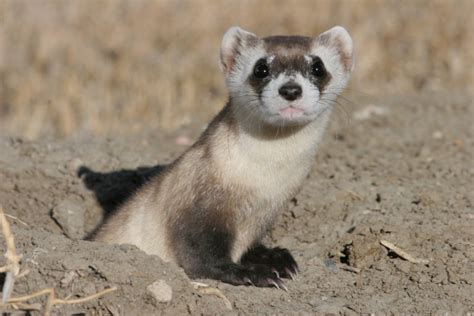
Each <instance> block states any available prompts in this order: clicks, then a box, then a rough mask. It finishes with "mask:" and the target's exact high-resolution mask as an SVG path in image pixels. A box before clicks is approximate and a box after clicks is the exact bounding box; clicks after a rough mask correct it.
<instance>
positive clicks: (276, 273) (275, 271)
mask: <svg viewBox="0 0 474 316" xmlns="http://www.w3.org/2000/svg"><path fill="white" fill-rule="evenodd" d="M272 272H273V273H275V275H276V277H277V278H279V279H280V273H278V271H277V270H276V269H272Z"/></svg>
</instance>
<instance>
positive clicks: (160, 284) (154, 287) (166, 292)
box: [146, 280, 173, 303]
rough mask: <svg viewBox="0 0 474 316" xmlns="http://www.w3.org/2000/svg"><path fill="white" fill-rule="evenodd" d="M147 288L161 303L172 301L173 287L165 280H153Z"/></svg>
mask: <svg viewBox="0 0 474 316" xmlns="http://www.w3.org/2000/svg"><path fill="white" fill-rule="evenodd" d="M146 289H147V291H148V292H149V293H150V294H151V295H152V296H153V297H154V298H155V299H156V301H157V302H159V303H167V302H170V301H171V299H172V298H173V289H172V288H171V286H169V285H168V283H166V282H165V281H164V280H158V281H156V282H153V283H152V284H150V285H148V286H147V288H146Z"/></svg>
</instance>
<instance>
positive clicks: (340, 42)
mask: <svg viewBox="0 0 474 316" xmlns="http://www.w3.org/2000/svg"><path fill="white" fill-rule="evenodd" d="M317 41H318V43H319V45H322V46H328V47H332V48H334V49H336V50H337V52H338V53H339V55H340V56H341V62H342V65H343V67H344V69H345V70H346V71H350V72H352V70H354V65H355V58H354V48H353V45H352V38H351V36H350V35H349V32H347V30H346V29H345V28H343V27H342V26H335V27H333V28H331V29H330V30H328V31H326V32H324V33H322V34H321V35H319V36H318V38H317Z"/></svg>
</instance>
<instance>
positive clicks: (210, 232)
mask: <svg viewBox="0 0 474 316" xmlns="http://www.w3.org/2000/svg"><path fill="white" fill-rule="evenodd" d="M208 220H209V218H208ZM180 223H181V224H182V223H183V221H181V222H180ZM208 225H209V226H208ZM173 235H174V236H173V241H174V247H173V249H174V250H175V257H176V258H177V260H178V263H179V264H180V265H181V266H182V267H183V268H184V271H185V272H186V274H188V276H190V277H191V278H209V279H215V280H220V281H222V282H226V283H230V284H233V285H254V286H258V287H277V288H280V289H283V290H287V289H286V286H285V285H284V283H283V281H282V280H281V279H280V278H279V276H278V274H276V273H274V271H273V270H272V268H271V267H270V266H267V265H264V264H246V265H242V264H239V263H235V262H232V260H231V249H232V244H233V241H234V238H233V234H232V233H230V232H229V230H226V229H219V225H216V223H213V224H211V223H209V221H208V222H207V223H202V222H201V223H199V224H195V225H193V226H186V227H183V226H181V225H178V226H176V227H175V231H174V234H173Z"/></svg>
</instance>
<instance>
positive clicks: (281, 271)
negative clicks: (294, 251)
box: [240, 244, 299, 279]
mask: <svg viewBox="0 0 474 316" xmlns="http://www.w3.org/2000/svg"><path fill="white" fill-rule="evenodd" d="M240 262H241V263H242V264H243V265H253V264H260V265H266V266H268V267H269V268H270V269H272V271H274V273H276V274H277V275H279V276H280V277H282V278H291V279H294V278H295V276H296V275H297V274H298V271H299V270H298V264H297V263H296V261H295V259H294V258H293V256H292V255H291V253H290V252H289V251H288V249H284V248H280V247H276V248H267V247H265V246H263V245H260V244H259V245H257V246H255V247H253V248H251V249H250V250H249V251H247V252H246V253H245V254H244V255H243V256H242V259H240Z"/></svg>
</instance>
